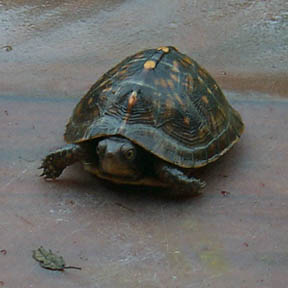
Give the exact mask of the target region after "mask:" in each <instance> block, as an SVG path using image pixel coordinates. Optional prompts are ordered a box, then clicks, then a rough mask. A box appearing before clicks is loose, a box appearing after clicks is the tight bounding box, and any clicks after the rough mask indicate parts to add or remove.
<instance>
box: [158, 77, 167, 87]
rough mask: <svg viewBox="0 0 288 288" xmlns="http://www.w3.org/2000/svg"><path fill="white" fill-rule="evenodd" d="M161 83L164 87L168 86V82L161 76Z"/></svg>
mask: <svg viewBox="0 0 288 288" xmlns="http://www.w3.org/2000/svg"><path fill="white" fill-rule="evenodd" d="M160 85H161V86H162V87H163V88H167V86H168V85H167V82H166V81H165V80H164V79H163V78H161V79H160Z"/></svg>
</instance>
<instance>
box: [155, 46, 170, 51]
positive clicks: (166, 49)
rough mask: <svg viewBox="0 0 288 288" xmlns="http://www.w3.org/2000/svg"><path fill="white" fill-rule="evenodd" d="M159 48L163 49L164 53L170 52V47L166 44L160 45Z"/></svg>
mask: <svg viewBox="0 0 288 288" xmlns="http://www.w3.org/2000/svg"><path fill="white" fill-rule="evenodd" d="M157 50H159V51H163V52H164V53H168V52H169V51H170V50H169V47H166V46H162V47H159V48H158V49H157Z"/></svg>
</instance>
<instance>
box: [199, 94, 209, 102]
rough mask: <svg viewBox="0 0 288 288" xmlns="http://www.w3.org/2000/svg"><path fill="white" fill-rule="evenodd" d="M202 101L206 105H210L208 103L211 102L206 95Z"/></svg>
mask: <svg viewBox="0 0 288 288" xmlns="http://www.w3.org/2000/svg"><path fill="white" fill-rule="evenodd" d="M201 99H202V101H203V102H204V103H205V104H208V103H209V100H208V98H207V96H206V95H204V96H202V97H201Z"/></svg>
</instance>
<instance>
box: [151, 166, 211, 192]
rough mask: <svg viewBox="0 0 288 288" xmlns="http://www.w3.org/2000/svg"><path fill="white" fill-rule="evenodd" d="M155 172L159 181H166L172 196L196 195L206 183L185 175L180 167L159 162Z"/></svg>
mask: <svg viewBox="0 0 288 288" xmlns="http://www.w3.org/2000/svg"><path fill="white" fill-rule="evenodd" d="M156 174H158V177H159V178H160V180H161V181H163V182H164V183H168V184H169V185H170V187H171V194H172V195H173V196H192V195H197V194H198V193H199V190H200V189H202V188H204V187H205V185H206V183H205V182H204V181H201V180H200V179H197V178H194V177H192V176H187V175H186V174H185V173H184V172H183V171H182V170H181V168H178V167H175V166H172V165H169V164H167V163H159V164H158V165H157V166H156Z"/></svg>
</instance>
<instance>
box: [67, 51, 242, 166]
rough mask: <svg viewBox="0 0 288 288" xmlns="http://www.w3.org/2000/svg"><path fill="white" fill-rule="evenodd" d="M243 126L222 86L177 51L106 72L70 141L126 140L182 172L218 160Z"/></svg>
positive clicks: (71, 126) (76, 115)
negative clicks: (178, 167) (106, 138)
mask: <svg viewBox="0 0 288 288" xmlns="http://www.w3.org/2000/svg"><path fill="white" fill-rule="evenodd" d="M243 129H244V125H243V122H242V120H241V117H240V115H239V113H238V112H237V111H236V110H234V109H233V108H232V107H231V106H230V104H229V103H228V101H227V100H226V98H225V96H224V95H223V93H222V91H221V89H220V88H219V86H218V85H217V83H216V82H215V80H214V79H213V78H212V77H211V76H210V75H209V74H208V72H207V71H205V70H204V69H203V68H202V67H200V66H199V65H198V63H197V62H195V61H194V60H192V59H191V58H190V57H188V56H186V55H184V54H182V53H180V52H179V51H178V50H177V49H176V48H174V47H160V48H158V49H148V50H144V51H141V52H139V53H137V54H135V55H133V56H130V57H127V58H126V59H124V60H123V61H122V62H121V63H119V64H118V65H116V66H115V67H114V68H112V69H111V70H109V71H108V72H107V73H105V74H104V75H103V76H102V77H101V78H100V79H99V80H98V81H97V82H96V83H95V84H94V85H93V86H92V87H91V88H90V90H89V91H88V93H87V94H86V95H84V97H83V98H82V99H81V100H80V102H79V103H78V104H77V106H76V107H75V109H74V111H73V114H72V116H71V118H70V120H69V122H68V124H67V126H66V132H65V135H64V137H65V140H66V142H68V143H81V142H83V141H89V140H90V139H95V138H100V137H105V136H112V135H120V136H123V137H125V138H128V139H130V140H131V141H132V142H134V143H136V144H137V145H139V146H141V147H142V148H144V149H145V150H147V151H149V152H151V153H152V154H154V155H155V156H157V157H159V158H161V159H163V160H165V161H167V162H169V163H172V164H174V165H177V166H180V167H183V168H197V167H201V166H204V165H206V164H208V163H210V162H212V161H215V160H216V159H218V158H219V157H220V156H221V155H223V154H224V153H225V152H226V151H228V150H229V149H230V148H231V147H232V146H233V144H235V143H236V142H237V141H238V140H239V137H240V135H241V133H242V132H243Z"/></svg>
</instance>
